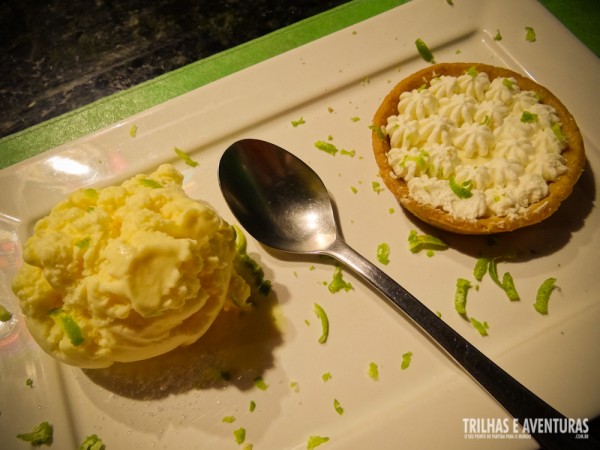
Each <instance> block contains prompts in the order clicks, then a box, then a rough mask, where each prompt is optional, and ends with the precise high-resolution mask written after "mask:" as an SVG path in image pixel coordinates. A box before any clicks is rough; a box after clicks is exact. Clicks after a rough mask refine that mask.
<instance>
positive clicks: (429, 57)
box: [415, 38, 435, 64]
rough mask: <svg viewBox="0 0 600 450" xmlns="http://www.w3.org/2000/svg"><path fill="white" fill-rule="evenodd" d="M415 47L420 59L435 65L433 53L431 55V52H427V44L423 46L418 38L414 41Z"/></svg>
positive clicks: (421, 40) (423, 43) (422, 42)
mask: <svg viewBox="0 0 600 450" xmlns="http://www.w3.org/2000/svg"><path fill="white" fill-rule="evenodd" d="M415 45H416V46H417V51H418V52H419V55H421V58H423V59H424V60H425V61H427V62H428V63H431V64H435V58H434V57H433V53H431V50H429V47H427V44H425V42H424V41H423V39H421V38H418V39H417V40H416V41H415Z"/></svg>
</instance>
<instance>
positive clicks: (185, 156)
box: [173, 147, 198, 167]
mask: <svg viewBox="0 0 600 450" xmlns="http://www.w3.org/2000/svg"><path fill="white" fill-rule="evenodd" d="M173 151H175V153H176V154H177V156H179V157H180V158H181V159H182V160H183V162H184V163H186V164H187V165H188V166H190V167H198V162H197V161H194V160H193V159H192V158H191V157H190V155H188V154H187V153H186V152H184V151H183V150H181V149H180V148H177V147H175V148H174V149H173Z"/></svg>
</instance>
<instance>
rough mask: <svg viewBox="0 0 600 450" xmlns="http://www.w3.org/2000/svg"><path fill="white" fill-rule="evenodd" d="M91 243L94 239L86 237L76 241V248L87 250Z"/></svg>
mask: <svg viewBox="0 0 600 450" xmlns="http://www.w3.org/2000/svg"><path fill="white" fill-rule="evenodd" d="M90 242H92V238H91V237H90V236H86V237H84V238H82V239H79V240H78V241H75V247H78V248H80V249H82V250H85V249H86V248H88V247H89V246H90Z"/></svg>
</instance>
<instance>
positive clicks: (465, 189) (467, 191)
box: [448, 177, 473, 198]
mask: <svg viewBox="0 0 600 450" xmlns="http://www.w3.org/2000/svg"><path fill="white" fill-rule="evenodd" d="M448 182H449V183H450V189H451V190H452V192H454V194H455V195H456V196H457V197H458V198H471V197H472V196H473V192H471V191H472V190H473V181H472V180H467V181H465V182H463V183H461V184H458V183H457V182H456V181H455V180H454V178H453V177H451V178H450V179H449V180H448Z"/></svg>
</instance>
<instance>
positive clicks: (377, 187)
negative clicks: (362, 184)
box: [371, 181, 384, 194]
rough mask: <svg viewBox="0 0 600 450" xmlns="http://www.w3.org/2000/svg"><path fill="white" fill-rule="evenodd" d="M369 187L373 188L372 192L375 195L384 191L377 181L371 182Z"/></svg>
mask: <svg viewBox="0 0 600 450" xmlns="http://www.w3.org/2000/svg"><path fill="white" fill-rule="evenodd" d="M371 187H372V188H373V192H375V193H376V194H379V193H380V192H383V191H384V189H383V188H382V187H381V183H380V182H379V181H373V182H372V183H371Z"/></svg>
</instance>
